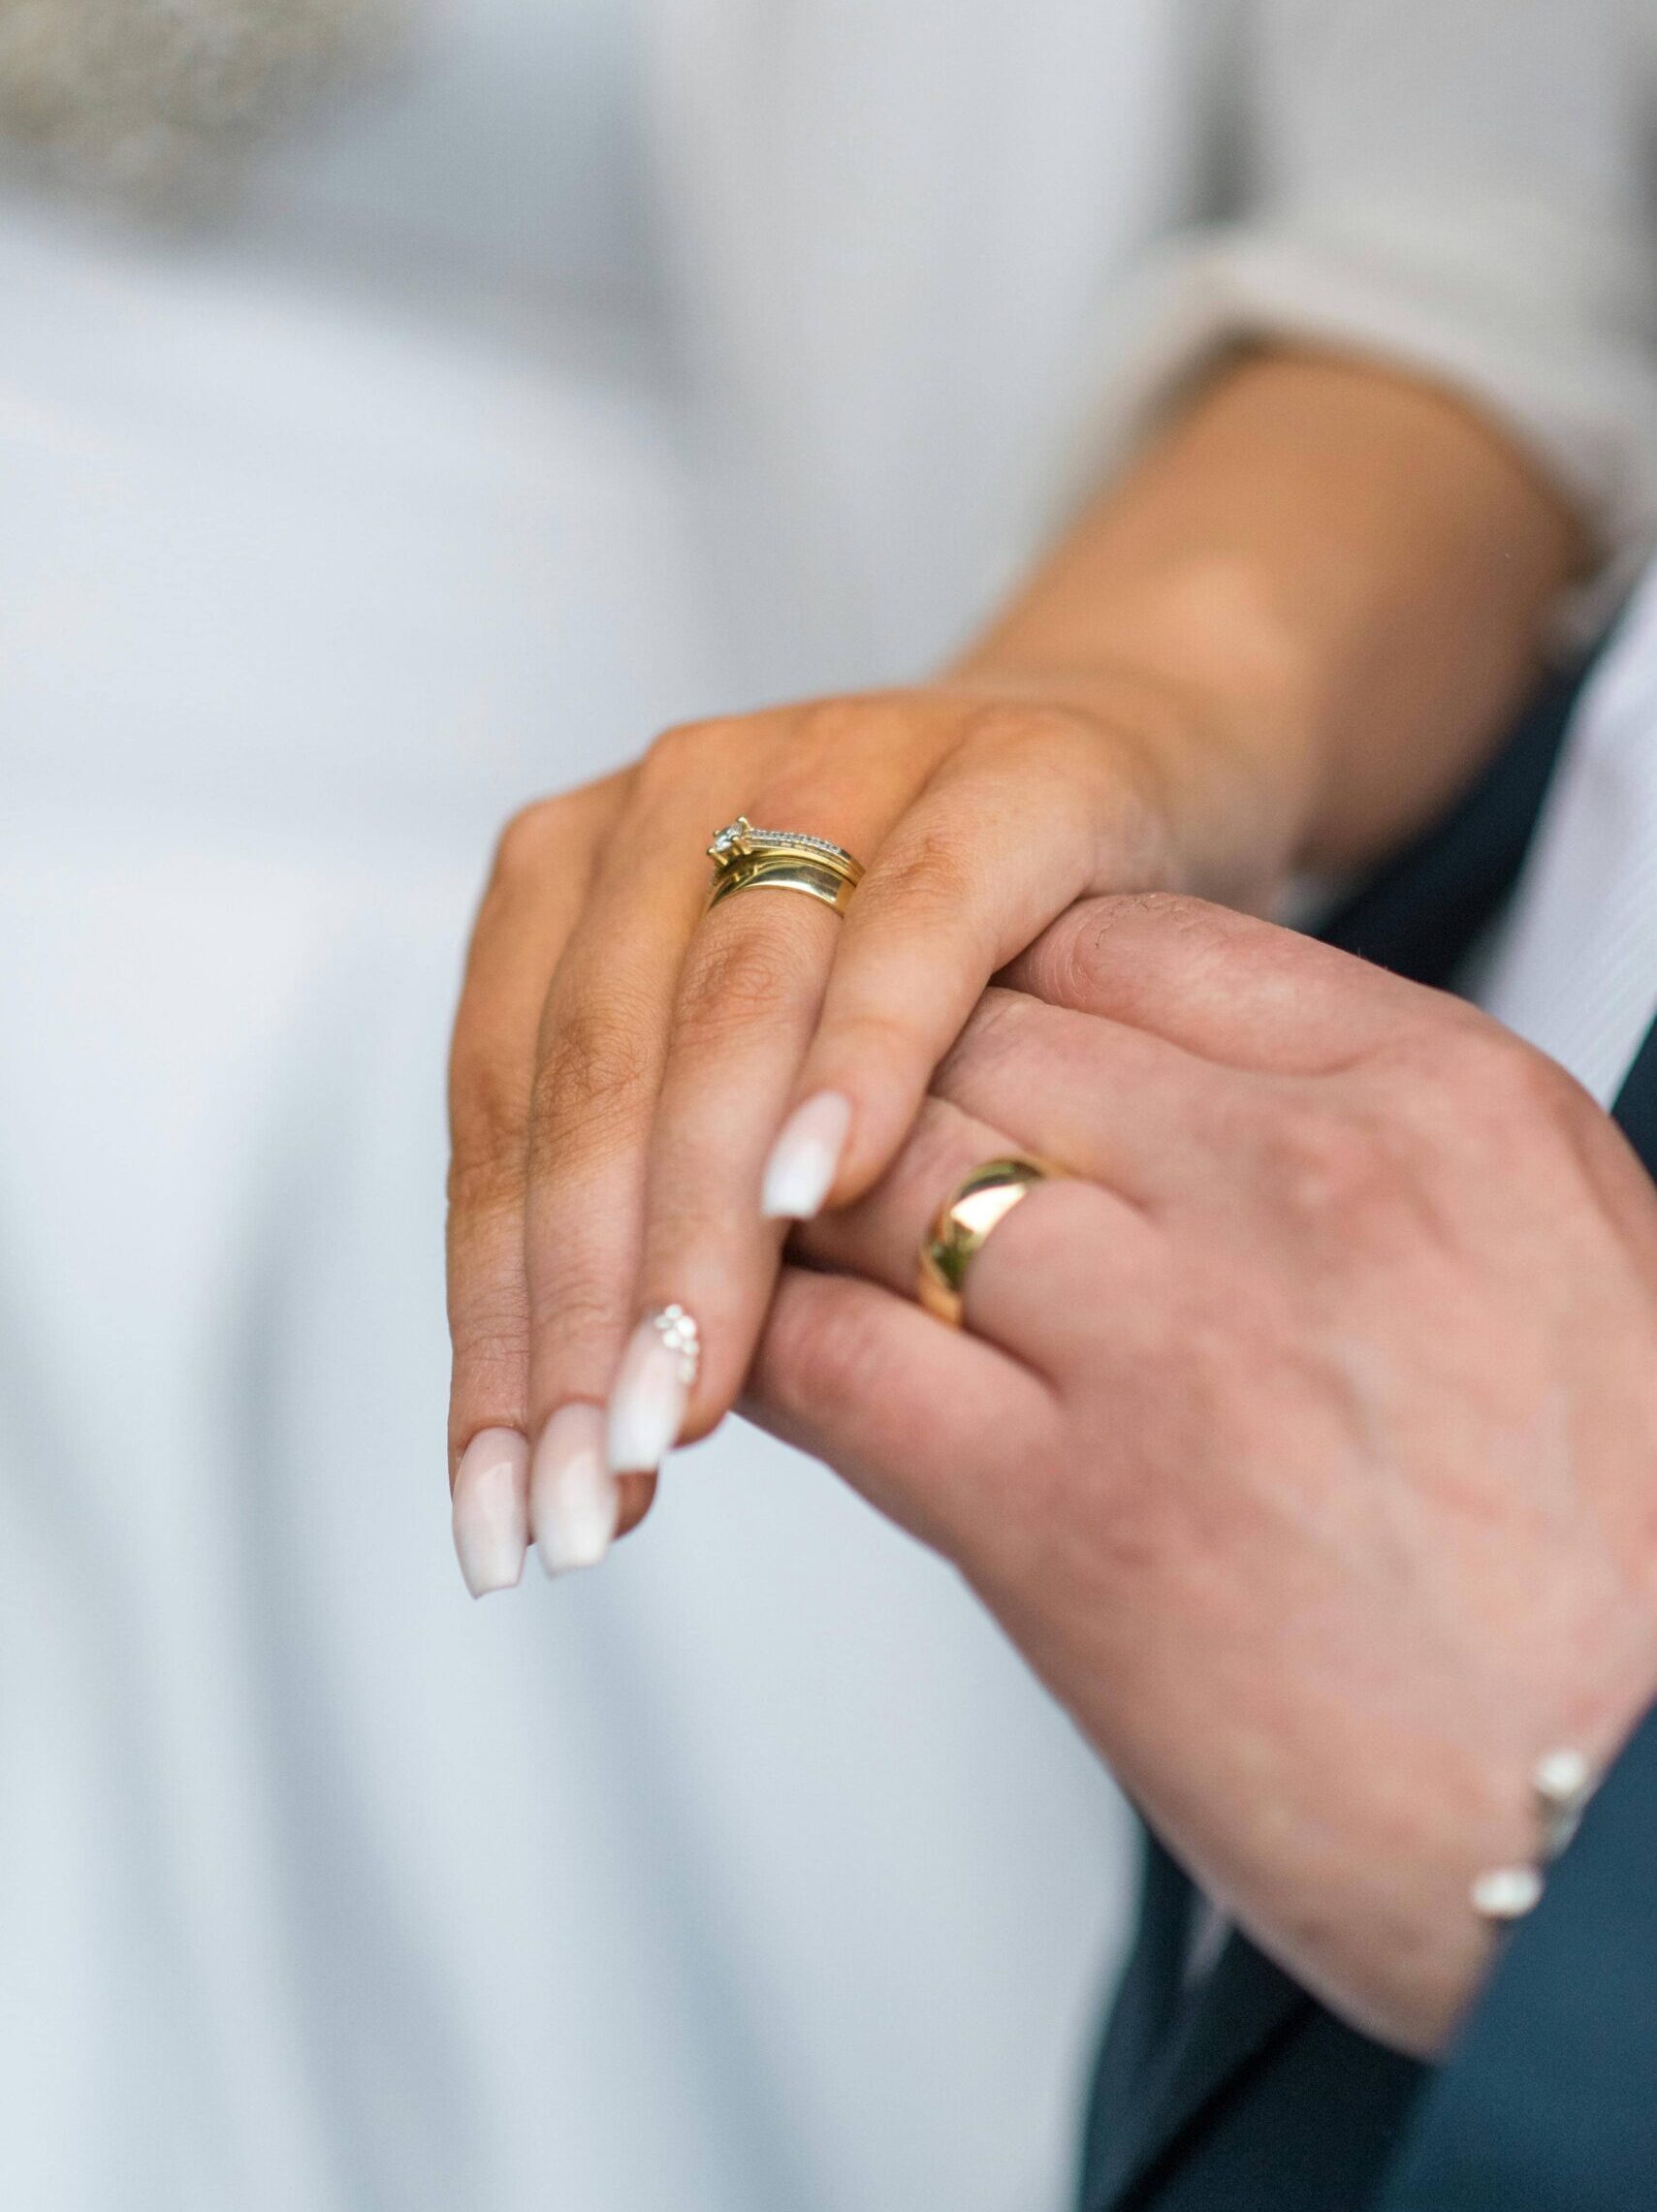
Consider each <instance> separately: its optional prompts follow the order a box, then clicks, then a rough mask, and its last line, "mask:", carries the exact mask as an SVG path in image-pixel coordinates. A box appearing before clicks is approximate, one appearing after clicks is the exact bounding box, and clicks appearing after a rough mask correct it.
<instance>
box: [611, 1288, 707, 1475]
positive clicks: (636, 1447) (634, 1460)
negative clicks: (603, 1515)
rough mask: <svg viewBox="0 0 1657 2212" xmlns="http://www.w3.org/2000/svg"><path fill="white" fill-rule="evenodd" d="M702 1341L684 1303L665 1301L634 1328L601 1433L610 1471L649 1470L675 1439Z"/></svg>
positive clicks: (622, 1357) (664, 1454) (698, 1359)
mask: <svg viewBox="0 0 1657 2212" xmlns="http://www.w3.org/2000/svg"><path fill="white" fill-rule="evenodd" d="M701 1359H702V1345H701V1340H700V1338H699V1337H698V1336H697V1333H696V1323H695V1322H694V1321H693V1320H692V1319H691V1317H690V1315H689V1314H688V1313H687V1312H686V1311H685V1309H684V1307H683V1306H664V1307H663V1308H662V1309H661V1311H660V1312H658V1313H652V1314H649V1315H647V1317H646V1318H645V1319H644V1320H642V1321H641V1322H640V1323H639V1325H638V1327H637V1328H636V1329H635V1330H634V1331H633V1335H632V1339H631V1342H630V1343H628V1345H627V1348H626V1350H625V1351H624V1352H623V1353H622V1355H621V1372H620V1374H619V1375H617V1377H616V1387H615V1389H614V1390H613V1391H612V1392H611V1394H610V1426H609V1434H608V1436H607V1438H606V1439H605V1446H606V1456H607V1457H608V1459H609V1462H610V1471H611V1473H612V1474H649V1473H652V1472H653V1471H654V1469H656V1468H658V1467H659V1466H660V1465H661V1463H662V1460H663V1459H664V1458H665V1457H666V1455H667V1453H668V1452H670V1451H671V1450H672V1449H673V1447H674V1445H675V1444H676V1443H677V1442H678V1441H679V1432H680V1430H681V1428H682V1427H683V1426H684V1423H685V1406H686V1404H687V1403H688V1401H689V1397H690V1390H691V1385H692V1384H693V1383H694V1382H695V1380H696V1370H697V1368H698V1367H699V1366H700V1365H701Z"/></svg>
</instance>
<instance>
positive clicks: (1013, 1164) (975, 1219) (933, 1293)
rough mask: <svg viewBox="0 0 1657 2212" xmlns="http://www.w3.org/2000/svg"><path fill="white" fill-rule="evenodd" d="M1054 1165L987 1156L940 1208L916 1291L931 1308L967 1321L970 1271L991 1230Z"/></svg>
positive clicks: (951, 1320) (941, 1316)
mask: <svg viewBox="0 0 1657 2212" xmlns="http://www.w3.org/2000/svg"><path fill="white" fill-rule="evenodd" d="M1053 1173H1054V1170H1053V1169H1052V1168H1050V1167H1047V1166H1045V1165H1044V1164H1043V1162H1042V1161H1040V1160H1038V1159H1029V1158H1026V1157H1024V1156H1023V1155H1022V1154H1015V1155H1014V1156H1013V1157H1011V1158H1009V1159H990V1160H986V1161H985V1162H984V1164H983V1166H982V1167H975V1168H974V1169H973V1170H972V1174H971V1175H970V1176H968V1177H967V1178H966V1180H965V1181H964V1182H963V1183H959V1184H957V1185H956V1186H955V1188H954V1190H953V1191H951V1193H950V1195H949V1196H948V1198H946V1199H945V1200H944V1202H943V1204H942V1205H941V1206H940V1208H939V1210H938V1218H937V1219H936V1220H935V1221H934V1222H933V1224H932V1228H931V1230H930V1231H929V1233H928V1234H927V1236H926V1238H925V1239H924V1241H923V1242H922V1245H921V1248H920V1266H919V1270H918V1273H917V1276H916V1281H915V1296H916V1297H917V1298H918V1299H919V1300H920V1303H921V1304H922V1306H924V1307H925V1308H926V1311H928V1312H929V1313H931V1314H933V1315H935V1316H936V1318H937V1319H938V1320H940V1321H946V1322H947V1323H948V1324H949V1326H950V1328H952V1329H958V1328H960V1326H961V1323H962V1315H963V1310H964V1302H965V1298H966V1290H967V1271H968V1269H969V1268H970V1267H971V1266H972V1262H973V1260H975V1259H976V1258H977V1256H978V1254H979V1252H981V1251H982V1250H983V1248H984V1246H985V1245H986V1244H987V1243H988V1241H989V1237H990V1232H991V1231H992V1230H993V1229H994V1228H995V1227H996V1226H997V1224H998V1223H999V1222H1001V1221H1004V1220H1005V1218H1006V1217H1007V1216H1008V1215H1009V1214H1010V1213H1011V1212H1012V1210H1013V1208H1014V1207H1015V1206H1016V1205H1017V1204H1018V1202H1019V1200H1020V1199H1021V1198H1023V1197H1025V1196H1027V1195H1028V1193H1029V1192H1030V1190H1031V1189H1032V1188H1033V1187H1034V1186H1035V1185H1036V1184H1037V1183H1045V1182H1047V1180H1048V1179H1049V1177H1051V1176H1052V1174H1053Z"/></svg>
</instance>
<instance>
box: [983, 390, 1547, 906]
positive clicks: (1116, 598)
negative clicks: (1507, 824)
mask: <svg viewBox="0 0 1657 2212" xmlns="http://www.w3.org/2000/svg"><path fill="white" fill-rule="evenodd" d="M1577 557H1578V545H1577V531H1576V526H1575V524H1574V521H1573V520H1572V517H1571V516H1570V514H1569V512H1568V511H1567V510H1566V508H1565V507H1564V505H1563V503H1562V502H1561V501H1560V500H1559V499H1558V498H1557V497H1556V496H1555V494H1554V493H1553V492H1552V491H1551V490H1549V488H1548V487H1547V486H1546V485H1545V484H1543V483H1542V482H1540V481H1539V480H1538V479H1537V478H1536V476H1535V475H1534V474H1533V473H1532V472H1531V470H1530V469H1529V467H1528V465H1527V464H1526V462H1525V461H1524V460H1523V459H1522V458H1520V457H1519V456H1518V455H1517V454H1516V453H1515V452H1514V450H1513V449H1512V448H1511V446H1510V445H1509V444H1508V443H1507V441H1506V440H1505V439H1504V438H1503V436H1502V435H1501V433H1500V432H1499V431H1498V430H1497V429H1496V428H1495V427H1493V426H1491V425H1489V424H1487V423H1485V422H1484V421H1483V420H1482V418H1480V417H1478V416H1477V415H1476V414H1474V413H1473V412H1472V411H1471V410H1469V409H1468V408H1467V407H1465V406H1464V405H1462V404H1461V403H1460V402H1459V401H1458V400H1456V399H1454V398H1453V397H1451V396H1449V395H1446V394H1444V393H1442V392H1439V391H1437V390H1435V389H1434V388H1432V387H1431V386H1428V385H1425V384H1422V383H1420V382H1418V381H1417V380H1415V379H1412V378H1409V377H1405V376H1399V375H1395V374H1393V373H1391V372H1389V371H1386V370H1385V369H1382V368H1377V367H1373V366H1369V365H1366V364H1363V363H1355V362H1351V361H1344V360H1340V359H1337V358H1333V357H1330V358H1322V357H1318V356H1311V355H1298V354H1290V353H1258V354H1254V355H1251V356H1247V357H1243V358H1240V359H1238V360H1236V361H1233V362H1232V363H1228V364H1227V365H1226V366H1225V367H1223V368H1222V369H1221V370H1220V371H1218V372H1217V373H1216V374H1215V376H1214V377H1213V379H1212V380H1211V382H1210V383H1209V384H1208V386H1207V387H1206V388H1205V389H1204V390H1202V391H1201V392H1199V393H1198V394H1197V395H1195V398H1194V399H1193V400H1192V402H1191V403H1190V405H1189V406H1188V408H1187V409H1186V411H1185V412H1184V413H1183V414H1182V415H1181V416H1180V417H1179V418H1178V419H1177V420H1176V421H1175V422H1174V423H1173V424H1172V425H1171V427H1169V428H1168V429H1167V430H1166V431H1165V433H1164V434H1163V437H1162V438H1161V439H1160V440H1158V441H1157V443H1156V444H1154V445H1153V446H1152V447H1151V448H1150V449H1149V450H1148V451H1147V452H1146V454H1145V455H1144V456H1143V458H1141V460H1140V462H1139V463H1138V465H1137V466H1136V467H1135V468H1134V469H1133V470H1132V471H1131V473H1130V474H1129V476H1128V477H1127V478H1126V479H1125V480H1123V481H1122V482H1121V483H1120V484H1119V485H1116V486H1113V487H1112V488H1110V489H1109V490H1106V491H1105V492H1104V493H1103V494H1101V495H1100V497H1099V499H1098V500H1096V502H1095V503H1094V505H1093V506H1092V507H1091V508H1090V509H1089V510H1088V511H1087V512H1086V513H1085V514H1084V515H1083V516H1082V517H1081V518H1080V520H1079V521H1077V523H1076V524H1075V526H1074V527H1073V528H1072V530H1071V531H1070V532H1069V534H1068V535H1067V537H1066V538H1065V539H1064V540H1063V541H1062V542H1061V543H1059V544H1058V545H1057V546H1056V547H1055V548H1054V549H1053V550H1052V552H1051V553H1050V554H1049V555H1048V557H1047V558H1046V559H1045V560H1044V561H1043V562H1042V564H1041V566H1040V568H1039V569H1038V570H1037V572H1036V575H1035V576H1034V577H1033V578H1032V580H1031V582H1030V583H1029V585H1028V586H1027V587H1026V589H1025V590H1024V592H1023V593H1022V595H1021V596H1020V598H1019V599H1018V601H1017V602H1016V603H1015V604H1014V605H1013V606H1012V607H1010V608H1009V609H1008V610H1007V611H1006V613H1005V614H1004V616H1002V617H1001V618H1000V619H999V620H998V621H997V622H996V623H995V624H994V625H993V626H992V627H991V628H990V630H989V631H988V633H987V634H986V635H985V637H984V638H983V639H982V640H981V641H980V642H979V643H978V644H977V645H976V646H975V647H974V648H972V650H971V651H970V652H969V653H968V654H967V655H966V656H965V657H964V659H963V660H962V662H961V664H960V666H959V668H958V670H957V672H956V676H955V680H958V681H961V682H964V683H970V684H972V685H974V686H980V687H984V688H991V689H997V690H1000V691H1002V692H1003V693H1006V692H1008V691H1014V690H1022V691H1024V692H1025V693H1026V694H1029V695H1033V696H1034V695H1042V696H1045V697H1048V698H1057V699H1066V700H1068V701H1070V702H1071V703H1072V704H1074V705H1076V706H1077V707H1079V708H1081V709H1082V710H1083V711H1088V712H1090V713H1092V714H1093V715H1095V716H1096V718H1098V719H1099V722H1100V724H1101V726H1102V727H1104V728H1111V727H1121V728H1123V729H1124V730H1125V731H1126V732H1129V733H1131V739H1132V743H1134V745H1135V746H1138V747H1140V748H1142V749H1143V750H1144V751H1145V754H1146V760H1147V765H1148V767H1149V768H1150V770H1151V771H1152V772H1153V774H1155V776H1156V777H1157V778H1159V779H1160V780H1161V781H1162V782H1163V785H1164V787H1165V790H1166V794H1167V803H1168V812H1169V817H1170V828H1171V829H1172V831H1173V833H1174V842H1175V847H1176V851H1175V856H1174V857H1175V858H1176V859H1178V860H1179V861H1180V862H1181V863H1182V864H1183V865H1184V866H1185V868H1186V869H1187V870H1188V872H1187V873H1185V874H1184V875H1183V876H1182V877H1181V881H1182V882H1183V883H1184V884H1185V886H1186V887H1187V888H1192V889H1196V890H1199V891H1201V892H1203V893H1204V894H1205V895H1207V896H1209V897H1214V898H1221V899H1227V900H1235V899H1236V898H1237V897H1238V890H1237V888H1236V887H1237V885H1238V883H1239V882H1242V883H1244V884H1245V885H1247V884H1250V883H1252V884H1254V885H1258V884H1259V883H1260V882H1262V881H1269V879H1270V878H1271V877H1272V876H1273V875H1274V874H1275V873H1280V872H1281V871H1282V870H1283V869H1286V868H1288V867H1291V866H1293V865H1295V864H1296V863H1304V864H1308V865H1312V866H1325V867H1354V866H1360V865H1362V864H1363V863H1364V862H1365V861H1367V860H1370V859H1372V858H1374V857H1377V856H1378V855H1379V854H1381V853H1383V852H1385V851H1386V849H1388V848H1389V847H1390V846H1391V845H1393V844H1395V843H1396V842H1397V841H1399V840H1400V839H1401V837H1404V836H1406V835H1408V834H1409V833H1410V832H1411V831H1412V830H1413V829H1414V828H1415V827H1416V826H1417V825H1418V823H1419V822H1420V821H1422V820H1424V819H1426V818H1428V817H1429V816H1430V815H1431V813H1432V811H1433V809H1434V808H1435V807H1436V806H1440V805H1442V804H1443V803H1444V801H1445V800H1446V799H1448V798H1449V797H1450V795H1451V794H1452V793H1453V791H1454V790H1455V788H1456V787H1457V786H1458V784H1459V783H1461V782H1462V781H1464V780H1465V779H1466V777H1467V776H1468V775H1469V774H1471V773H1472V772H1473V771H1474V769H1475V768H1476V767H1477V765H1478V762H1479V760H1480V759H1481V758H1482V752H1483V750H1484V748H1485V746H1486V745H1487V744H1488V743H1490V742H1491V741H1492V740H1493V737H1494V735H1495V734H1496V733H1497V732H1498V731H1499V729H1500V728H1501V727H1502V726H1504V724H1505V722H1506V720H1507V719H1508V718H1509V716H1510V715H1511V713H1512V711H1513V710H1514V707H1515V705H1516V704H1517V702H1518V701H1519V699H1520V698H1521V697H1522V695H1523V692H1524V690H1525V688H1526V686H1527V685H1528V684H1529V682H1530V681H1531V680H1533V678H1534V674H1535V671H1536V668H1537V666H1538V664H1539V659H1540V647H1541V640H1542V636H1543V632H1544V628H1545V621H1546V617H1547V614H1548V611H1549V609H1550V607H1551V606H1552V604H1553V602H1554V599H1555V597H1556V595H1557V593H1558V591H1559V590H1560V588H1561V587H1562V585H1564V584H1565V582H1566V581H1567V580H1568V579H1569V576H1570V574H1571V573H1572V569H1573V565H1574V563H1575V562H1576V560H1577ZM1124 716H1126V720H1125V721H1124V720H1123V719H1122V717H1124ZM1243 896H1244V897H1245V898H1246V897H1247V896H1248V894H1247V891H1245V892H1244V894H1243Z"/></svg>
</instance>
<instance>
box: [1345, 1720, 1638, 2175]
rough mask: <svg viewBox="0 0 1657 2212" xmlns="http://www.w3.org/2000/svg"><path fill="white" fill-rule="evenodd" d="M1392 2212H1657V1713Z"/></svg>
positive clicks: (1495, 1990) (1533, 1936)
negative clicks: (1655, 2210)
mask: <svg viewBox="0 0 1657 2212" xmlns="http://www.w3.org/2000/svg"><path fill="white" fill-rule="evenodd" d="M1383 2205H1384V2212H1652V2208H1653V2207H1657V1711H1654V1712H1653V1713H1651V1714H1649V1715H1648V1716H1647V1717H1646V1719H1645V1721H1644V1722H1643V1723H1642V1725H1641V1728H1640V1729H1639V1730H1638V1732H1637V1733H1636V1734H1635V1736H1634V1737H1633V1738H1632V1739H1631V1741H1630V1742H1629V1744H1628V1745H1627V1747H1626V1748H1625V1750H1624V1752H1623V1754H1622V1755H1621V1757H1620V1758H1619V1759H1618V1760H1617V1762H1616V1764H1615V1765H1614V1766H1613V1767H1612V1769H1611V1771H1610V1773H1609V1775H1608V1776H1607V1778H1606V1781H1605V1783H1604V1784H1603V1785H1602V1787H1601V1788H1600V1791H1599V1793H1598V1795H1597V1796H1596V1797H1595V1799H1594V1801H1593V1803H1592V1804H1591V1805H1590V1807H1589V1808H1588V1813H1587V1816H1586V1817H1585V1818H1584V1820H1583V1822H1582V1827H1581V1831H1580V1833H1579V1834H1578V1835H1577V1840H1576V1842H1575V1843H1574V1844H1573V1845H1572V1846H1571V1849H1569V1850H1568V1851H1567V1852H1566V1854H1565V1856H1564V1857H1563V1858H1562V1859H1561V1860H1560V1862H1559V1864H1558V1865H1557V1866H1556V1867H1555V1868H1554V1870H1553V1872H1552V1875H1551V1876H1550V1878H1549V1880H1548V1885H1547V1891H1546V1894H1545V1897H1544V1898H1543V1901H1542V1903H1541V1905H1539V1906H1538V1908H1537V1909H1536V1911H1535V1912H1533V1913H1531V1914H1530V1916H1529V1917H1528V1918H1527V1919H1525V1920H1523V1921H1521V1922H1520V1923H1519V1924H1518V1926H1517V1927H1516V1928H1515V1930H1514V1934H1513V1936H1512V1937H1511V1939H1510V1941H1509V1943H1508V1947H1507V1949H1506V1951H1505V1953H1504V1955H1503V1957H1502V1959H1501V1961H1500V1963H1499V1964H1498V1966H1497V1968H1496V1971H1495V1973H1494V1974H1493V1975H1492V1976H1491V1979H1490V1981H1489V1984H1488V1985H1487V1987H1486V1988H1485V1990H1484V1992H1483V1995H1482V1998H1481V1999H1480V2001H1479V2003H1478V2005H1477V2007H1475V2009H1474V2011H1473V2012H1472V2014H1471V2015H1470V2017H1469V2019H1468V2021H1467V2023H1466V2025H1465V2027H1464V2028H1463V2030H1462V2032H1461V2034H1460V2036H1459V2038H1458V2039H1457V2042H1456V2044H1455V2046H1454V2048H1453V2049H1452V2051H1451V2052H1450V2057H1449V2059H1448V2060H1447V2062H1446V2065H1445V2067H1444V2069H1443V2070H1442V2071H1441V2072H1440V2074H1439V2075H1438V2077H1437V2079H1436V2080H1435V2082H1434V2084H1433V2086H1432V2088H1431V2090H1430V2091H1429V2092H1428V2094H1427V2097H1426V2099H1425V2101H1424V2102H1423V2103H1422V2105H1421V2106H1420V2107H1419V2110H1418V2118H1417V2122H1416V2125H1415V2127H1414V2129H1413V2131H1412V2135H1411V2140H1410V2143H1409V2145H1408V2147H1407V2149H1406V2151H1405V2154H1404V2157H1403V2160H1402V2162H1401V2164H1400V2165H1399V2166H1398V2167H1396V2168H1395V2169H1394V2175H1393V2179H1392V2181H1391V2184H1390V2186H1389V2187H1388V2189H1387V2190H1386V2193H1385V2194H1384V2197H1383Z"/></svg>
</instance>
